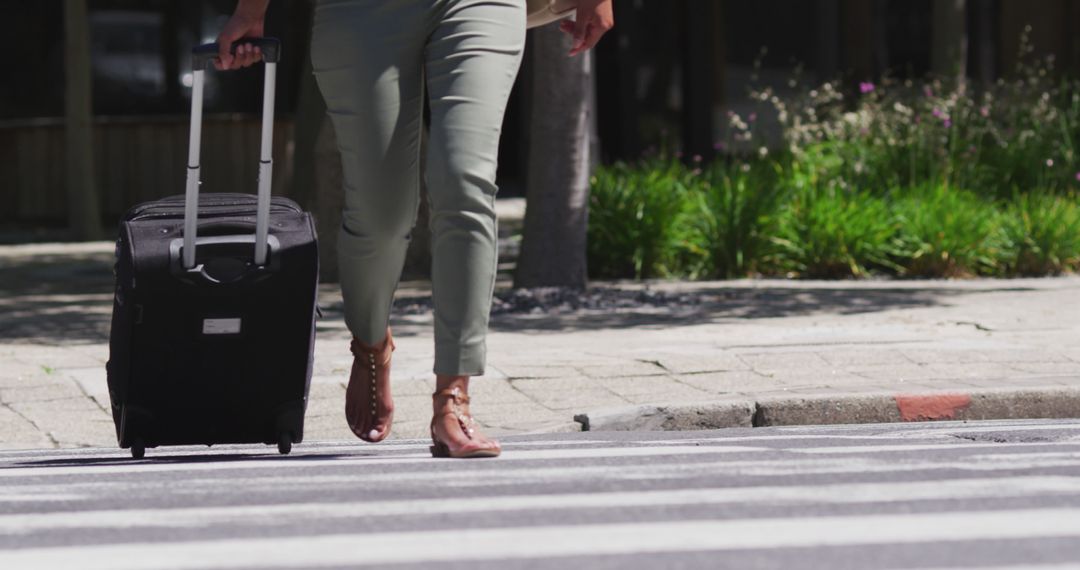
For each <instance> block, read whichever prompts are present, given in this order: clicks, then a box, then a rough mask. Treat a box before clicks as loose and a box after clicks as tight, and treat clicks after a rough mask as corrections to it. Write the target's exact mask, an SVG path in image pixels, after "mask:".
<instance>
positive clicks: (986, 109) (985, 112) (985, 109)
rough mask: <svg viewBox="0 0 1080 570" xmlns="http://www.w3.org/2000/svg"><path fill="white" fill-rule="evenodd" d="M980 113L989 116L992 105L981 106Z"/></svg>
mask: <svg viewBox="0 0 1080 570" xmlns="http://www.w3.org/2000/svg"><path fill="white" fill-rule="evenodd" d="M979 114H980V115H982V116H984V117H989V116H990V107H982V108H980V109H979Z"/></svg>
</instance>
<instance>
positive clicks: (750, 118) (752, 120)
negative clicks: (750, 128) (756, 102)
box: [746, 113, 757, 123]
mask: <svg viewBox="0 0 1080 570" xmlns="http://www.w3.org/2000/svg"><path fill="white" fill-rule="evenodd" d="M746 120H748V121H750V122H751V123H753V122H754V121H756V120H757V113H750V116H749V117H747V118H746Z"/></svg>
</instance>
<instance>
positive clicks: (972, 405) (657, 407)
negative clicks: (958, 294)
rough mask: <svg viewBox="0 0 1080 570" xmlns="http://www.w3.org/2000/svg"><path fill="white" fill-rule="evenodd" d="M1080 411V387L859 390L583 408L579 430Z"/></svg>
mask: <svg viewBox="0 0 1080 570" xmlns="http://www.w3.org/2000/svg"><path fill="white" fill-rule="evenodd" d="M1062 418H1080V388H1066V387H1060V386H1055V387H1048V388H1023V389H1017V388H1001V389H987V390H974V391H970V392H958V391H927V392H919V393H884V392H883V393H870V394H867V393H860V394H837V395H834V396H832V395H830V396H805V397H774V398H763V399H760V400H756V401H755V400H752V399H745V400H735V399H732V400H720V401H714V402H693V403H689V402H675V403H669V404H649V405H641V406H631V407H620V408H603V409H598V410H594V411H591V412H587V413H583V414H578V415H576V416H574V420H575V421H577V422H578V423H580V424H581V429H582V431H682V430H699V429H718V428H727V427H765V426H792V425H825V424H861V423H894V422H912V421H936V420H960V421H966V420H1016V419H1062Z"/></svg>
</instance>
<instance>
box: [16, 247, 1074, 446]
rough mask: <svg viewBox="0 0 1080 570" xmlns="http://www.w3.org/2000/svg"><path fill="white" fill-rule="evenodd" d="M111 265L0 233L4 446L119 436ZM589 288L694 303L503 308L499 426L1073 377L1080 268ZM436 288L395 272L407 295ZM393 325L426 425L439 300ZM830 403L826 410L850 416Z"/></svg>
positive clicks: (329, 397)
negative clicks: (673, 407)
mask: <svg viewBox="0 0 1080 570" xmlns="http://www.w3.org/2000/svg"><path fill="white" fill-rule="evenodd" d="M111 263H112V250H111V245H110V244H107V243H99V244H80V245H52V246H49V245H43V246H16V247H11V246H7V247H0V292H2V296H0V446H2V447H53V446H83V445H104V446H110V445H115V435H114V431H113V427H112V422H111V419H110V417H109V415H108V414H107V413H106V410H107V408H108V405H109V403H108V392H107V389H106V386H105V361H106V359H107V358H108V349H107V345H106V343H107V339H108V329H109V315H110V311H111V298H112V297H111V289H112V275H111ZM595 285H597V286H610V287H620V288H624V289H643V288H645V287H649V288H650V289H651V290H653V291H666V292H673V293H682V294H684V296H685V298H689V299H692V300H694V301H695V303H690V304H686V303H682V304H678V305H676V306H674V307H660V306H651V305H646V306H644V307H638V308H629V309H620V310H617V311H612V310H581V311H576V312H573V313H569V314H544V313H539V314H534V313H530V314H500V315H494V316H493V317H492V320H491V332H490V334H489V338H488V350H489V355H488V363H489V369H488V371H487V372H488V373H487V375H486V376H484V377H480V378H476V379H474V381H473V389H472V392H473V398H474V405H473V411H474V413H476V415H477V417H478V419H479V420H481V421H482V422H483V423H484V424H486V425H487V426H488V427H489V429H490V431H492V432H494V433H517V432H523V431H532V430H541V429H545V430H546V429H567V430H568V429H578V428H579V424H578V423H575V422H574V416H575V415H577V414H580V413H583V412H589V411H592V410H595V409H597V408H611V407H630V406H634V405H639V404H652V403H664V402H689V403H702V402H713V401H747V400H749V401H751V402H768V401H772V400H776V399H778V398H780V399H788V400H790V399H792V398H794V399H808V400H814V399H815V398H817V399H820V398H825V399H828V400H829V401H835V402H842V401H852V402H857V401H859V398H860V397H864V396H866V395H868V394H894V395H895V394H922V393H929V392H942V391H946V392H961V393H971V392H977V391H979V390H987V389H990V390H999V391H1002V390H1003V391H1012V392H1014V393H1023V394H1029V395H1028V396H1023V397H1024V398H1029V399H1030V398H1035V399H1036V401H1034V405H1035V409H1038V404H1039V401H1037V400H1038V398H1040V397H1044V396H1045V395H1046V394H1056V393H1060V391H1061V390H1066V391H1068V390H1073V389H1080V343H1078V342H1077V340H1078V339H1080V303H1077V299H1078V298H1080V278H1076V277H1065V278H1052V279H1018V280H978V281H870V282H866V281H863V282H854V281H844V282H793V281H780V280H771V281H733V282H695V283H678V282H653V283H650V284H648V285H645V284H640V283H611V282H605V283H599V282H597V283H595ZM508 286H509V282H508V281H506V280H505V279H501V280H500V284H499V287H500V289H501V288H504V287H508ZM428 291H429V285H428V284H427V283H423V282H408V283H402V286H401V288H400V289H399V294H398V298H399V299H401V300H408V299H410V298H415V299H420V300H422V299H423V298H424V297H425V296H427V294H428ZM339 303H340V296H339V294H338V293H337V292H336V288H335V287H334V286H326V287H324V289H323V294H322V296H321V298H320V304H321V305H323V306H325V307H328V308H329V309H330V310H328V311H327V315H326V318H324V319H323V320H322V321H320V322H319V330H318V338H317V342H316V359H315V376H314V379H313V381H312V389H311V402H310V407H309V412H308V419H307V434H306V435H307V439H309V440H330V439H352V438H353V436H352V435H351V433H350V432H349V430H348V428H347V427H346V425H345V420H344V411H343V410H344V405H343V397H344V382H345V381H346V379H347V375H348V370H349V367H350V365H351V356H350V354H349V351H348V334H347V331H346V330H345V327H344V323H343V321H342V319H341V315H340V313H339V312H337V311H335V310H334V308H335V307H336V306H337V305H338V304H339ZM392 327H393V329H394V337H395V341H396V343H397V350H396V351H395V353H394V358H395V360H394V367H393V389H394V393H395V396H396V404H397V412H396V423H395V425H394V431H393V434H394V436H395V437H424V436H425V435H426V433H427V422H428V420H429V418H430V398H429V394H430V393H431V392H432V390H433V388H434V385H433V380H434V377H433V374H432V373H431V362H432V357H433V353H434V350H433V348H434V347H433V344H432V321H431V314H430V312H427V313H420V314H414V315H406V314H400V313H399V314H396V315H395V316H394V317H393V320H392ZM1021 403H1022V402H1021ZM1008 405H1009V406H1011V405H1012V404H1008ZM1077 412H1078V413H1080V409H1078V410H1077ZM831 413H833V415H832V416H829V418H831V419H830V420H829V421H839V420H843V419H844V418H843V416H842V415H841V416H837V415H836V410H835V409H834V410H832V412H831ZM843 413H846V412H843ZM1056 413H1058V414H1059V415H1060V414H1061V413H1062V412H1061V411H1060V410H1059V411H1058V412H1056ZM851 417H852V418H854V417H855V416H851ZM868 417H869V416H868ZM827 419H828V418H827ZM812 420H813V418H809V419H808V420H807V421H812Z"/></svg>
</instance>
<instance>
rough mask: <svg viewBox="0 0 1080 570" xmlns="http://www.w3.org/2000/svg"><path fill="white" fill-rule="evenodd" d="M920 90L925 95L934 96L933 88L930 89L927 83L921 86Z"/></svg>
mask: <svg viewBox="0 0 1080 570" xmlns="http://www.w3.org/2000/svg"><path fill="white" fill-rule="evenodd" d="M922 92H923V95H926V96H927V97H933V96H934V90H933V89H931V88H930V86H929V85H926V86H924V87H923V88H922Z"/></svg>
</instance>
